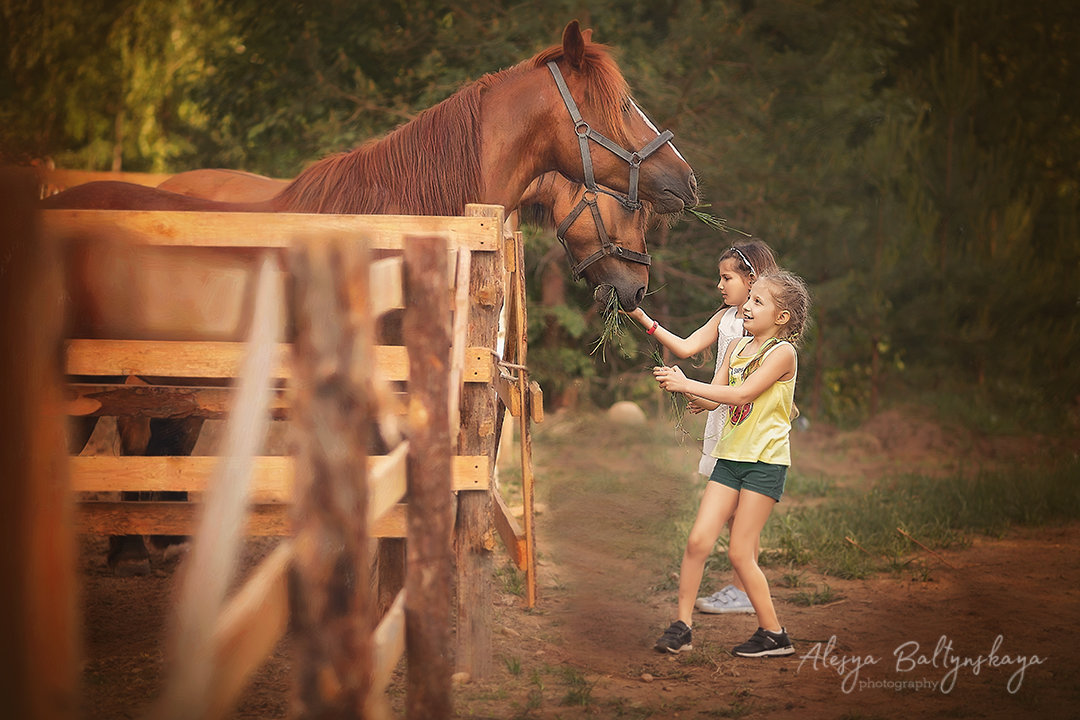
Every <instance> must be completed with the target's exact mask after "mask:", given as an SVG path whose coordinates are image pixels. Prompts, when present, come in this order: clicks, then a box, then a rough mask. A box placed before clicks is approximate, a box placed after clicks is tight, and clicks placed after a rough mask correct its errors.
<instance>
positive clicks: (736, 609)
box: [694, 585, 754, 615]
mask: <svg viewBox="0 0 1080 720" xmlns="http://www.w3.org/2000/svg"><path fill="white" fill-rule="evenodd" d="M720 593H723V595H722V596H721V597H718V598H716V599H713V596H709V597H707V598H698V599H697V602H695V603H694V606H695V607H696V608H697V609H698V610H700V611H701V612H703V613H712V614H714V615H724V614H727V613H745V614H749V613H753V612H754V606H753V605H752V604H751V603H750V598H749V597H748V596H747V595H746V593H744V592H743V591H742V590H739V589H738V588H736V587H735V586H734V585H728V586H727V587H726V588H724V589H723V590H721V591H720ZM714 595H716V593H714Z"/></svg>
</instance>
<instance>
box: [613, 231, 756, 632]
mask: <svg viewBox="0 0 1080 720" xmlns="http://www.w3.org/2000/svg"><path fill="white" fill-rule="evenodd" d="M717 269H718V270H719V273H720V280H719V282H718V283H717V284H716V289H717V290H719V291H720V295H721V297H722V298H723V301H724V304H723V306H722V307H721V308H720V309H719V310H717V311H716V312H715V313H713V315H712V317H710V318H709V320H708V321H707V322H706V323H705V324H704V325H702V326H701V327H699V328H698V329H697V330H695V331H694V332H692V333H690V335H689V336H688V337H686V338H682V337H679V336H678V335H676V334H675V333H673V332H671V331H670V330H668V329H667V328H665V327H663V326H662V325H660V323H659V322H657V321H655V320H653V319H652V318H650V317H649V316H648V315H647V314H646V313H645V311H644V310H642V309H641V308H640V307H639V308H637V309H635V310H633V311H631V312H629V313H627V314H628V315H629V316H630V317H632V318H633V319H634V320H636V321H638V322H639V323H641V326H642V327H644V328H645V332H646V333H648V334H649V335H652V336H653V337H654V338H655V339H656V341H657V342H659V343H660V344H661V345H663V346H664V347H666V348H667V349H668V350H670V351H671V352H672V353H673V354H675V355H676V356H678V357H680V358H687V357H690V356H691V355H695V354H697V353H699V352H703V351H704V350H706V349H708V348H709V347H711V346H712V345H713V343H716V370H719V369H720V364H721V362H722V361H723V359H724V355H725V354H726V353H727V350H728V345H730V344H731V342H732V341H733V340H736V339H738V338H741V337H742V336H743V324H742V317H741V316H740V314H739V311H740V309H741V308H742V305H743V303H745V302H746V300H747V298H748V297H749V296H750V287H751V286H752V285H753V284H754V280H756V279H757V278H758V277H759V276H761V275H762V274H764V273H770V272H773V271H774V270H776V269H777V266H776V259H775V257H774V256H773V252H772V249H771V248H770V247H769V246H768V245H766V244H765V243H763V242H761V241H759V240H751V241H749V242H745V243H740V244H738V245H735V246H732V247H730V248H728V249H727V250H725V251H724V252H723V253H721V254H720V258H719V260H718V261H717ZM691 412H700V411H699V410H697V409H695V408H693V407H691ZM727 420H728V406H727V405H720V406H719V407H717V408H716V409H715V410H710V411H709V415H708V418H706V420H705V437H704V439H703V441H702V445H701V459H700V460H699V461H698V473H700V474H701V475H704V476H705V477H709V475H711V474H712V471H713V467H714V466H715V465H716V458H715V457H714V456H713V450H714V449H715V448H716V443H717V441H718V440H719V439H720V433H721V430H722V428H723V427H724V426H725V425H726V424H727ZM732 580H733V581H732V582H731V583H730V584H729V585H726V586H725V587H724V588H722V589H721V590H718V591H717V592H714V593H713V594H712V595H708V596H706V597H700V598H698V599H697V602H696V607H697V609H698V610H701V611H702V612H706V613H752V612H754V607H753V605H751V604H750V598H749V597H748V596H747V595H746V591H745V587H744V586H743V583H742V581H741V580H740V579H739V576H738V574H737V573H735V574H734V577H733V578H732Z"/></svg>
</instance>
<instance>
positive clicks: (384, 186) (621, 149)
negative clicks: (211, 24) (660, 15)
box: [47, 20, 698, 215]
mask: <svg viewBox="0 0 1080 720" xmlns="http://www.w3.org/2000/svg"><path fill="white" fill-rule="evenodd" d="M590 36H591V33H590V32H589V31H586V32H585V33H582V32H581V29H580V28H579V26H578V23H577V21H576V20H575V21H573V22H571V23H570V24H569V25H567V26H566V29H565V31H564V32H563V42H562V44H561V45H556V46H554V47H551V48H549V49H547V50H544V51H542V52H540V53H539V54H537V55H536V56H534V57H533V58H531V59H529V60H526V61H524V62H522V63H519V64H518V65H515V66H514V67H511V68H508V69H506V70H502V71H499V72H496V73H491V74H489V75H485V76H484V77H482V78H480V79H479V80H477V81H475V82H473V83H471V84H469V85H467V86H465V87H464V88H462V89H461V90H459V91H458V92H456V93H455V94H454V95H452V96H451V97H449V98H447V99H446V100H444V101H443V102H441V103H439V104H438V105H436V106H434V107H432V108H428V109H427V110H425V111H423V112H421V113H420V114H419V115H417V117H416V118H415V119H413V120H412V121H410V122H408V123H406V124H404V125H402V126H400V127H399V128H397V129H396V130H394V131H393V132H391V133H390V134H389V135H387V136H386V137H384V138H382V139H380V140H377V141H372V142H369V143H367V144H364V145H362V146H360V147H359V148H356V149H355V150H352V151H349V152H343V153H338V154H335V155H331V156H329V157H326V158H324V159H322V160H320V161H318V162H316V163H315V164H314V165H312V166H311V167H309V168H308V169H306V170H305V171H304V172H302V173H301V174H300V175H299V176H298V177H297V178H296V179H295V180H293V181H292V182H291V183H289V184H288V185H287V186H286V187H285V188H284V189H283V190H281V192H279V193H278V194H277V195H275V196H274V197H273V198H270V199H269V200H266V201H263V202H257V203H252V204H251V206H250V207H248V208H247V209H249V210H253V211H255V210H258V211H288V212H328V213H401V214H419V215H460V214H461V213H462V211H463V210H464V208H465V205H466V204H468V203H488V204H494V205H502V206H503V207H505V208H507V210H508V211H509V210H512V209H513V208H516V207H517V206H518V203H519V201H520V200H521V196H522V194H523V193H524V191H525V188H527V187H528V185H529V183H531V182H532V181H533V180H534V179H535V178H537V177H539V176H540V175H542V174H544V173H546V172H550V171H559V172H561V173H562V174H563V175H566V176H567V177H569V178H572V179H574V180H576V181H578V182H580V183H586V184H591V182H592V181H595V183H596V184H599V185H603V186H605V187H607V188H611V189H613V190H616V191H618V192H622V193H626V194H627V195H628V196H629V198H630V199H631V200H636V196H637V195H640V198H641V199H642V200H645V201H647V202H650V203H652V205H653V209H654V211H656V212H659V213H671V212H679V211H681V210H683V208H684V207H687V206H692V205H695V204H696V203H697V201H698V196H697V180H696V179H695V177H694V172H693V170H692V169H691V168H690V166H689V165H688V164H687V163H686V161H685V160H684V159H683V158H682V156H681V155H680V154H679V153H678V151H677V150H676V149H675V148H674V146H673V145H672V144H671V143H670V142H669V141H668V139H669V138H670V134H669V133H658V132H657V131H656V128H655V126H653V124H652V123H650V122H649V121H648V119H647V118H646V117H645V115H644V113H642V112H641V110H640V108H639V107H638V106H637V105H636V104H635V103H634V101H633V99H632V98H631V96H630V94H629V90H628V88H627V84H626V80H625V79H624V78H623V76H622V73H621V72H620V70H619V67H618V65H617V64H616V63H615V61H614V60H613V59H612V57H611V54H610V52H609V51H608V48H607V47H606V46H604V45H601V44H598V43H594V42H591V37H590ZM563 87H565V88H566V92H565V94H564V93H562V91H561V88H563ZM575 115H578V116H579V117H580V120H578V119H575ZM591 138H600V139H598V140H597V144H598V145H600V149H599V150H598V151H597V152H596V153H592V152H591V151H589V147H590V145H589V142H590V139H591ZM627 148H629V150H628V149H627ZM643 157H644V159H642V158H643ZM583 158H587V159H583ZM100 190H101V188H100V186H99V184H98V183H87V184H86V185H80V186H78V187H75V188H72V189H71V190H68V191H65V192H63V193H60V194H59V195H56V196H53V198H51V199H50V201H51V202H50V203H49V204H48V205H47V207H81V208H109V207H112V208H117V209H120V206H119V205H117V196H116V194H115V192H113V194H111V195H110V196H109V197H106V198H102V197H100V195H99V192H100ZM123 207H124V208H126V209H137V208H132V207H131V205H130V204H128V205H125V206H123Z"/></svg>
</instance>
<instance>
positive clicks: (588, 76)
mask: <svg viewBox="0 0 1080 720" xmlns="http://www.w3.org/2000/svg"><path fill="white" fill-rule="evenodd" d="M561 59H563V47H562V45H554V46H552V47H550V48H548V49H547V50H543V51H541V52H540V53H538V54H537V55H536V56H535V57H533V58H532V59H531V60H527V61H525V62H526V63H527V64H528V65H529V66H530V67H533V68H545V66H546V65H547V64H548V63H549V62H552V61H556V62H557V61H559V60H561ZM581 64H582V67H583V69H584V70H585V72H584V73H583V74H584V76H585V99H586V101H587V102H589V103H590V104H591V105H593V106H594V107H596V108H599V109H600V120H601V121H602V122H603V124H604V125H606V126H607V127H609V128H613V129H614V135H615V136H614V137H612V138H611V139H612V140H614V141H615V142H617V143H619V144H620V145H623V146H624V147H629V146H630V142H629V141H628V136H627V133H626V125H625V120H624V119H623V116H622V113H623V111H624V110H626V109H627V107H628V106H629V104H630V102H631V97H630V87H629V85H627V83H626V78H625V77H623V74H622V72H621V71H620V70H619V66H618V64H617V63H616V62H615V58H614V57H613V56H612V54H611V48H610V47H608V46H607V45H604V44H602V43H594V42H587V43H585V53H584V56H583V57H582V60H581ZM545 69H546V68H545ZM564 72H565V71H564Z"/></svg>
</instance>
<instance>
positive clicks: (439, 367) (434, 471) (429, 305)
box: [404, 235, 456, 720]
mask: <svg viewBox="0 0 1080 720" xmlns="http://www.w3.org/2000/svg"><path fill="white" fill-rule="evenodd" d="M446 246H447V243H446V238H445V237H443V236H425V235H409V236H406V238H405V247H404V263H405V281H404V295H405V297H406V298H407V299H408V302H407V304H406V309H405V322H404V336H405V345H406V347H407V348H408V350H409V431H408V436H409V454H408V460H407V468H408V496H409V505H408V539H407V541H406V544H405V545H406V573H405V649H406V654H407V656H408V689H407V692H406V717H407V718H409V719H410V720H441V719H443V718H449V717H450V716H451V715H452V712H451V698H450V675H451V673H452V669H451V663H450V606H451V597H450V593H451V587H452V583H451V580H452V575H453V571H452V562H453V555H452V553H451V550H450V542H451V539H452V534H453V533H452V530H453V525H452V523H453V493H452V491H451V483H450V473H451V460H450V458H451V448H450V418H449V415H448V412H447V407H448V405H449V393H450V388H451V383H450V344H451V341H450V305H449V303H448V301H449V287H448V284H447V282H446V278H447V272H448V270H447V262H446V259H447V253H446ZM454 390H455V391H456V387H455V388H454Z"/></svg>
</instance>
